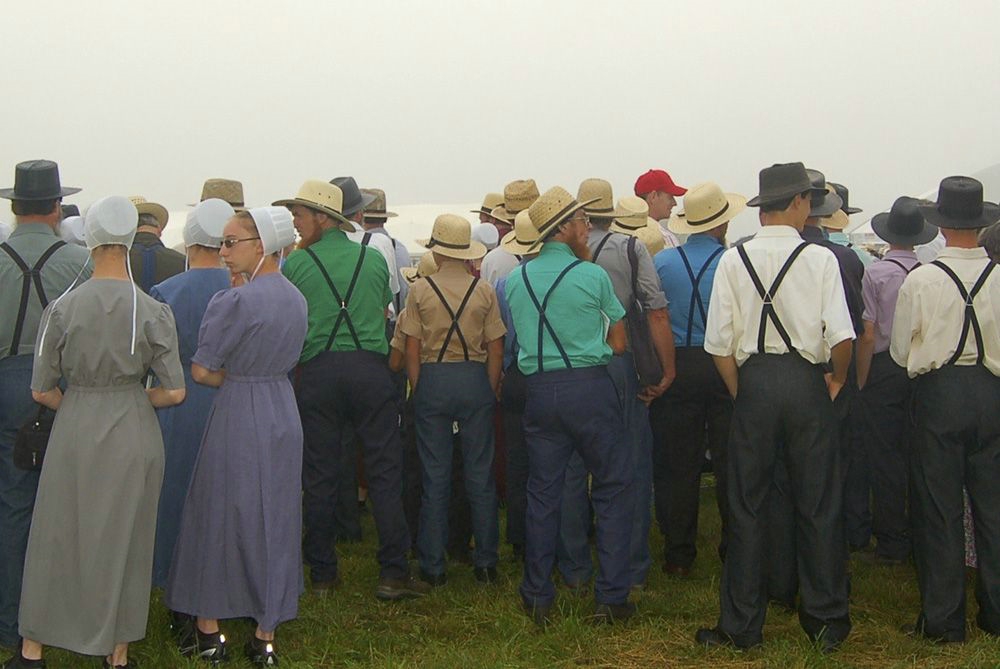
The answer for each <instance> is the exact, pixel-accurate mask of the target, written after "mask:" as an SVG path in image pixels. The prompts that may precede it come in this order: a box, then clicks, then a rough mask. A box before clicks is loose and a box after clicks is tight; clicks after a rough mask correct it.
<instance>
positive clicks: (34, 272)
mask: <svg viewBox="0 0 1000 669" xmlns="http://www.w3.org/2000/svg"><path fill="white" fill-rule="evenodd" d="M63 246H66V242H64V241H62V240H59V241H57V242H56V243H54V244H53V245H52V246H50V247H49V248H47V249H45V252H44V253H43V254H42V255H41V257H40V258H38V261H37V262H36V263H35V266H34V267H28V264H27V263H26V262H24V259H23V258H21V256H19V255H18V254H17V251H15V250H14V248H13V247H12V246H11V245H10V244H8V243H7V242H4V243H3V244H0V249H3V250H4V251H6V252H7V255H9V256H10V259H11V260H13V261H14V264H16V265H17V267H18V269H20V270H21V280H22V283H21V304H20V306H18V308H17V321H16V322H15V324H14V336H13V337H11V340H10V350H9V351H8V352H7V355H17V350H18V349H19V348H20V347H21V333H22V332H23V331H24V319H25V318H27V315H28V300H29V298H30V297H31V284H32V283H34V284H35V292H36V293H37V294H38V301H39V302H41V303H42V309H44V308H45V307H47V306H48V304H49V300H48V298H47V297H46V296H45V289H44V288H43V287H42V267H43V266H44V265H45V263H46V262H47V261H48V259H49V258H51V257H52V255H53V254H54V253H55V252H56V251H58V250H59V249H61V248H62V247H63Z"/></svg>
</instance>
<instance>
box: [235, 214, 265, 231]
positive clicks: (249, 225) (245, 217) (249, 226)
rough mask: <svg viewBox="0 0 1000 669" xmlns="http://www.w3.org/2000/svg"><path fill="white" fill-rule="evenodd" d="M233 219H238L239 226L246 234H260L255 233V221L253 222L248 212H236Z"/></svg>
mask: <svg viewBox="0 0 1000 669" xmlns="http://www.w3.org/2000/svg"><path fill="white" fill-rule="evenodd" d="M233 218H235V219H238V220H239V222H240V225H242V226H243V229H244V230H246V231H247V232H252V233H254V234H260V233H259V232H258V231H257V221H255V220H253V216H251V215H250V212H249V211H246V210H243V211H238V212H236V213H235V214H234V215H233Z"/></svg>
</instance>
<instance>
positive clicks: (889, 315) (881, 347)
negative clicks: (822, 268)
mask: <svg viewBox="0 0 1000 669" xmlns="http://www.w3.org/2000/svg"><path fill="white" fill-rule="evenodd" d="M896 263H899V265H897V264H896ZM919 264H920V263H919V262H918V261H917V256H916V254H915V253H914V252H913V251H889V252H888V253H886V254H885V257H884V258H883V259H882V260H878V261H876V262H874V263H872V264H871V265H869V266H868V267H866V268H865V276H864V278H863V279H862V280H861V297H862V299H863V300H864V303H865V311H864V314H862V318H863V319H864V320H866V321H868V322H869V323H872V324H874V326H875V353H883V352H885V351H888V350H889V339H890V337H891V335H892V321H893V318H894V316H895V314H896V300H897V299H898V297H899V289H900V287H901V286H902V285H903V280H904V279H905V278H906V275H907V270H912V269H913V268H914V267H916V266H917V265H919ZM900 265H902V267H900Z"/></svg>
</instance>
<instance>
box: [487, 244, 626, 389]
mask: <svg viewBox="0 0 1000 669" xmlns="http://www.w3.org/2000/svg"><path fill="white" fill-rule="evenodd" d="M576 260H577V257H576V255H574V254H573V251H572V250H571V249H570V247H569V246H567V245H566V244H563V243H561V242H546V243H545V244H543V245H542V250H541V253H539V254H538V257H537V258H534V259H533V260H530V261H528V262H526V263H524V265H522V266H521V267H520V268H519V269H516V270H514V271H513V272H511V273H510V274H509V275H508V276H507V286H506V292H507V302H508V304H510V310H511V318H512V320H513V322H514V330H515V331H516V332H517V338H518V341H519V342H520V344H521V350H520V352H519V353H518V360H517V364H518V367H520V369H521V372H522V373H524V374H534V373H535V372H537V371H539V368H538V360H539V356H541V360H542V365H543V366H544V370H545V371H553V370H557V369H566V364H565V363H564V361H563V358H562V356H561V355H560V353H559V349H558V347H557V346H556V344H555V342H554V341H553V339H552V334H551V333H550V332H549V330H548V329H547V328H545V329H543V330H542V337H541V350H539V345H538V344H539V337H538V333H539V321H540V318H539V316H540V314H539V313H538V308H537V307H536V306H535V303H534V302H533V301H532V299H531V297H530V296H529V295H528V289H527V287H526V286H525V279H524V277H525V274H527V276H528V281H529V282H530V284H531V288H532V290H533V291H534V293H535V296H536V297H537V298H538V301H539V303H542V302H544V301H545V296H546V295H547V294H548V292H549V288H550V287H551V286H552V284H553V283H554V282H555V280H556V277H558V276H559V274H560V273H561V272H562V271H563V270H564V269H566V267H567V266H569V265H570V264H572V263H573V262H574V261H576ZM624 316H625V309H624V308H623V307H622V305H621V303H620V302H619V301H618V298H617V297H615V291H614V288H613V287H612V285H611V279H610V278H608V273H607V272H605V271H604V269H603V268H601V267H599V266H598V265H595V264H594V263H588V262H581V263H579V264H578V265H576V266H575V267H573V269H571V270H569V271H568V272H567V273H566V275H565V276H564V277H563V279H562V281H560V282H559V285H558V286H556V288H555V290H554V291H553V294H552V295H551V297H550V298H549V302H548V305H547V307H546V309H545V317H546V321H547V322H548V323H549V324H550V325H551V326H552V329H553V330H554V331H555V333H556V336H557V337H558V338H559V342H560V343H561V344H562V346H563V349H564V350H565V351H566V355H567V357H568V358H569V361H570V365H571V366H572V367H573V368H574V369H577V368H581V367H596V366H598V365H606V364H607V363H608V361H609V360H611V355H612V351H611V347H610V346H608V343H607V341H606V339H607V336H608V327H609V326H610V325H611V324H613V323H617V322H618V321H620V320H621V319H622V318H623V317H624Z"/></svg>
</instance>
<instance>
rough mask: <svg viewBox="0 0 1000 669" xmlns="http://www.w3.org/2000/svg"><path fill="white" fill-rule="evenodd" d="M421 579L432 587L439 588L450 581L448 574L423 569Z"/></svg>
mask: <svg viewBox="0 0 1000 669" xmlns="http://www.w3.org/2000/svg"><path fill="white" fill-rule="evenodd" d="M420 580H421V581H423V582H424V583H426V584H427V585H429V586H431V587H432V588H439V587H441V586H442V585H444V584H445V583H447V582H448V574H428V573H427V572H426V571H424V570H423V569H421V570H420Z"/></svg>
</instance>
